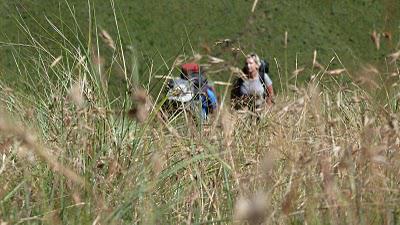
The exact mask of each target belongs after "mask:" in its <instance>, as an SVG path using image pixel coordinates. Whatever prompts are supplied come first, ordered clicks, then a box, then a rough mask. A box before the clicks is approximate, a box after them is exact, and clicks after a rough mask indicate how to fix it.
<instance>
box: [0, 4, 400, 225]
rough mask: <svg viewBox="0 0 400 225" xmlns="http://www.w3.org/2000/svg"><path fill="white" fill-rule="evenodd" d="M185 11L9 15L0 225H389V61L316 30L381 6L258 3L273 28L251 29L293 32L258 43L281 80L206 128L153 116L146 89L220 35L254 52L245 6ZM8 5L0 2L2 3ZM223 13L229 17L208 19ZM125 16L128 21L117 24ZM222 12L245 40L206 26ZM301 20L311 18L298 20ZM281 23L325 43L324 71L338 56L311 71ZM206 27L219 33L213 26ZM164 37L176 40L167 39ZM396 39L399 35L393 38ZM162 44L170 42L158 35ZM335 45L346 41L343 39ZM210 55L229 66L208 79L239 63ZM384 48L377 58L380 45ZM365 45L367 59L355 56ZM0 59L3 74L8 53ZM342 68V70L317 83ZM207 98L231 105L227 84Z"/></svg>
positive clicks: (393, 182)
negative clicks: (269, 93) (265, 102)
mask: <svg viewBox="0 0 400 225" xmlns="http://www.w3.org/2000/svg"><path fill="white" fill-rule="evenodd" d="M182 2H183V1H182ZM182 2H178V1H177V2H174V4H172V3H171V4H169V5H165V6H163V5H162V4H163V3H159V4H155V3H147V2H146V3H145V2H143V5H142V6H141V7H140V8H139V7H137V6H136V5H133V6H132V7H131V8H130V7H129V5H125V4H127V2H119V1H117V2H116V4H115V6H116V8H115V9H116V10H115V11H114V10H113V9H110V7H108V6H109V5H108V6H107V7H108V8H106V5H101V4H103V3H98V2H93V3H95V4H94V5H92V6H91V8H90V9H91V10H89V9H88V6H87V5H86V4H84V3H79V2H78V1H76V2H74V1H70V2H68V3H67V2H62V3H60V8H57V10H50V9H51V8H46V12H47V14H48V18H49V19H48V21H47V22H46V21H44V20H43V17H41V16H40V15H34V14H35V13H38V12H41V11H40V10H39V9H41V8H40V7H45V5H39V4H38V3H33V2H30V1H26V2H20V3H23V4H26V5H27V6H29V9H31V13H32V15H33V16H34V17H35V18H37V19H38V20H40V21H42V20H43V21H42V22H43V23H42V22H40V23H36V22H33V21H32V18H31V17H29V16H28V17H26V18H22V19H21V18H18V16H17V18H15V19H16V20H14V21H16V22H17V23H20V24H19V25H18V29H20V30H21V31H20V33H13V34H12V35H11V34H7V37H6V38H5V41H4V42H5V43H2V44H1V48H2V49H6V50H7V51H6V52H3V51H2V52H3V54H8V55H9V56H10V57H11V59H12V62H10V64H9V65H10V67H6V68H5V69H3V70H2V75H3V76H7V77H8V79H1V80H0V109H1V110H0V176H1V179H0V222H6V223H9V224H43V223H48V224H94V223H95V222H97V223H99V224H135V223H141V224H208V223H210V224H233V223H238V224H241V223H245V222H246V221H247V222H248V223H250V224H260V223H265V224H398V223H399V222H398V221H399V207H398V205H399V204H398V203H399V200H400V196H399V193H400V192H399V187H398V182H399V178H398V171H399V169H400V164H399V156H400V155H399V151H398V149H399V139H400V134H399V131H398V126H399V122H398V121H399V118H398V114H399V112H398V108H397V104H398V91H397V90H396V88H394V87H396V86H392V85H398V84H399V77H398V66H397V64H396V63H397V61H395V62H394V63H389V62H388V61H386V62H385V60H384V59H382V58H380V56H379V55H378V53H377V52H376V50H374V49H373V45H372V44H371V43H370V40H368V39H369V34H368V32H367V33H366V34H365V35H366V36H365V39H362V38H361V35H359V36H358V37H359V38H360V42H357V44H360V46H362V47H363V48H354V49H353V47H352V46H353V45H351V44H348V45H347V46H350V47H351V49H352V50H351V52H352V53H351V54H350V53H349V52H347V50H346V49H348V48H344V49H345V50H343V49H334V50H335V51H332V50H331V49H330V47H329V46H330V44H328V43H330V42H331V39H329V38H331V35H327V33H325V31H326V32H328V31H329V27H330V26H328V25H329V24H331V23H327V24H324V25H321V26H318V24H320V23H321V24H323V23H325V22H326V21H330V20H332V17H333V15H331V16H329V15H330V14H329V12H331V10H333V11H334V12H335V13H338V14H340V15H342V16H343V15H351V16H349V17H352V18H353V17H354V21H356V20H357V21H358V15H359V14H356V13H354V12H358V10H363V8H359V7H358V6H359V5H356V4H360V6H363V7H364V8H365V11H368V12H369V13H370V15H371V17H368V18H365V20H363V22H362V23H360V27H364V26H365V27H369V25H368V23H374V22H371V21H374V19H372V18H375V17H374V16H376V15H377V14H378V12H381V11H379V10H384V8H379V7H384V5H383V6H382V5H379V4H378V3H377V2H374V1H371V2H369V1H359V2H358V3H353V4H351V2H350V1H349V2H347V3H346V2H345V1H343V2H341V3H330V4H331V5H329V4H328V6H331V8H329V7H327V6H322V5H321V6H315V7H316V8H313V7H308V8H307V7H306V8H305V9H304V10H299V9H302V7H300V6H304V5H307V4H311V3H313V2H312V1H311V3H310V2H308V1H302V2H298V3H291V4H288V3H280V4H278V3H274V2H269V1H268V2H259V5H260V8H258V9H257V10H258V11H257V13H259V12H260V9H262V7H266V8H265V10H266V11H267V12H266V15H265V19H266V20H267V21H269V20H270V21H271V26H267V25H266V24H265V23H260V21H258V20H255V22H254V23H255V27H256V29H255V31H258V30H257V29H258V28H259V29H261V28H265V29H266V32H272V31H274V30H273V29H278V28H279V29H280V30H278V31H279V32H278V31H276V32H275V31H274V33H281V34H283V33H284V31H285V30H288V32H289V40H290V41H289V43H288V48H287V51H284V50H283V46H282V42H281V41H282V36H278V35H276V36H271V37H268V35H266V37H267V39H268V38H271V39H268V40H271V41H270V42H269V44H268V45H269V46H268V45H266V47H265V49H266V50H265V51H268V52H269V51H271V54H268V56H267V57H271V58H272V57H276V58H277V62H278V64H279V65H280V72H278V71H277V68H274V69H273V79H274V83H275V88H277V89H278V90H279V94H278V96H277V98H276V102H277V104H276V105H274V107H273V108H271V109H270V110H266V111H265V112H263V113H262V114H261V115H260V117H259V119H258V120H257V119H256V118H254V116H253V114H249V113H238V112H231V111H230V109H229V104H228V101H226V102H224V106H222V107H221V108H220V110H219V111H218V112H217V113H216V114H215V115H213V118H212V119H211V120H210V121H209V123H207V124H204V125H203V127H202V126H197V125H196V123H195V121H193V120H192V119H191V117H190V116H185V114H181V115H180V116H179V117H178V118H177V119H176V120H174V121H171V120H168V119H166V118H164V117H163V115H162V113H163V111H162V104H163V102H164V101H165V98H164V96H163V95H162V93H158V90H157V88H158V89H160V88H161V87H160V86H161V85H160V84H159V86H158V87H157V88H155V87H156V84H155V83H153V82H150V84H148V76H150V75H154V74H162V75H168V74H169V73H173V72H171V71H174V70H173V69H174V68H173V61H174V60H175V59H176V57H177V55H178V54H186V55H187V57H190V56H192V55H193V53H192V50H191V48H192V47H193V49H194V50H195V51H196V52H198V51H199V52H201V50H200V49H201V48H200V47H199V46H200V44H202V43H203V41H204V42H206V43H208V44H209V45H210V46H211V45H212V43H213V41H214V40H215V39H218V38H225V37H229V38H232V39H240V43H241V44H242V46H243V48H244V51H245V52H247V50H249V49H252V48H258V46H264V45H263V44H262V43H263V42H262V40H261V39H257V38H256V36H257V35H256V36H254V35H253V34H252V32H253V30H251V32H246V30H245V29H244V28H245V26H243V24H239V23H241V22H243V23H244V24H246V23H247V22H248V21H247V20H244V19H243V18H246V19H248V18H250V17H252V16H250V8H251V4H252V2H250V1H243V2H240V1H237V2H235V3H233V2H232V3H230V2H228V1H221V2H219V3H215V2H213V3H210V4H205V2H198V1H196V2H193V3H191V4H190V6H192V5H193V7H190V8H189V7H188V8H185V7H187V6H189V5H185V4H183V3H182ZM178 3H181V4H178ZM364 3H365V5H363V4H364ZM13 4H15V3H13V2H3V5H4V6H7V7H10V6H12V5H13ZM79 4H82V5H81V7H79ZM132 4H133V3H132ZM186 4H188V3H186ZM263 4H264V5H263ZM346 4H348V7H343V6H345V5H346ZM355 5H356V6H357V7H356V6H355ZM61 6H62V7H61ZM372 6H374V7H375V8H373V7H372ZM102 7H105V8H102ZM169 7H170V8H169ZM220 7H221V8H220ZM225 7H226V8H228V9H229V10H227V11H223V10H219V9H226V8H225ZM318 7H320V8H318ZM325 7H327V8H325ZM143 8H145V9H146V10H143ZM198 8H201V9H202V10H200V11H196V10H195V9H198ZM276 8H277V9H276ZM303 8H304V7H303ZM5 9H7V8H3V9H2V10H5ZM69 9H71V11H70V10H69ZM150 9H151V10H152V11H154V12H159V13H158V14H157V15H160V16H161V15H164V16H163V18H169V19H171V20H157V21H159V22H157V23H156V22H151V20H150V15H149V14H148V13H147V14H146V13H145V11H146V12H148V11H149V10H150ZM284 9H285V10H284ZM339 9H341V10H343V11H341V10H339ZM47 10H48V11H47ZM80 10H82V11H80ZM124 10H129V12H131V13H132V14H131V16H132V18H135V20H137V21H135V20H134V21H135V22H131V23H128V22H129V21H130V20H129V16H128V13H124V12H125V11H124ZM191 10H193V11H192V12H193V13H191V15H193V18H192V19H190V20H183V18H186V17H184V15H183V14H179V16H176V17H173V16H170V15H171V14H172V13H175V12H177V11H185V12H186V11H191ZM335 10H338V11H335ZM346 10H349V11H346ZM10 12H11V10H10ZM71 12H72V13H71ZM89 12H90V13H89ZM114 12H115V13H116V14H117V16H116V18H117V19H115V18H113V17H114ZM223 12H224V13H225V15H227V16H226V17H229V18H232V20H233V21H236V20H237V22H238V24H239V25H240V27H241V28H242V29H243V30H244V31H243V32H242V33H236V32H239V31H238V30H237V29H235V28H232V27H231V26H223V25H224V24H228V21H227V20H219V21H216V22H215V23H214V24H213V23H211V19H213V18H214V16H215V17H216V18H220V16H218V13H221V14H222V13H223ZM227 12H228V13H227ZM234 12H235V13H238V16H236V14H234ZM261 12H262V11H261ZM264 12H265V11H264ZM289 12H292V13H293V12H298V13H297V14H296V15H298V16H297V17H291V16H289V15H291V14H289ZM345 12H352V13H351V14H347V13H346V14H345ZM121 13H122V14H123V15H124V16H123V17H122V16H121ZM195 13H198V14H195ZM207 13H208V14H210V16H209V17H202V18H203V19H204V20H208V19H210V22H209V23H199V24H205V25H202V26H204V27H210V29H208V28H207V29H194V30H193V31H191V30H190V28H191V27H193V26H188V24H189V25H190V24H191V23H194V22H195V21H197V22H198V19H195V18H194V15H204V14H207ZM214 13H215V15H214ZM374 13H376V14H374ZM38 14H39V13H38ZM153 14H154V13H153ZM140 15H141V17H140ZM174 15H175V14H174ZM268 15H272V18H271V19H268ZM292 15H293V14H292ZM302 15H303V16H302ZM334 15H337V14H334ZM57 16H59V19H57ZM241 16H243V17H241ZM302 17H307V18H308V20H305V21H303V22H302V20H301V19H299V18H302ZM82 18H84V19H82ZM123 18H124V19H125V20H124V19H123ZM261 18H264V17H263V16H262V15H261ZM311 18H319V19H315V20H311ZM174 20H176V21H175V22H176V23H175V22H174ZM291 20H293V21H294V22H299V23H297V24H299V25H302V26H303V28H304V27H307V26H308V27H309V28H313V29H317V30H318V29H320V31H318V33H317V34H319V35H321V36H317V37H315V36H313V35H311V34H312V33H308V32H307V30H306V29H300V28H299V32H300V30H301V31H302V32H304V33H302V34H304V35H305V34H307V37H309V38H308V39H307V40H310V42H308V41H307V42H306V43H309V44H311V45H314V44H316V43H317V41H321V40H323V41H321V45H323V46H325V47H321V49H318V50H319V53H318V54H319V58H318V61H319V62H320V63H323V64H324V65H328V64H329V60H330V59H331V57H333V56H335V58H336V59H335V60H334V61H332V63H330V64H329V68H327V69H326V70H325V69H317V68H311V65H310V63H311V62H312V52H313V50H314V48H315V46H312V47H310V46H307V48H306V47H304V48H302V47H301V48H300V47H298V48H297V47H296V46H301V42H300V44H299V42H298V41H295V40H299V39H298V38H295V39H290V37H291V33H292V32H293V31H292V30H291V29H287V28H288V27H289V28H290V27H292V26H296V23H294V22H293V21H291ZM81 21H85V22H81ZM106 21H108V22H106ZM124 21H125V22H124ZM171 21H172V22H171ZM178 21H179V22H180V23H178ZM182 21H184V22H182ZM284 21H286V22H284ZM310 21H311V22H312V21H314V22H313V23H311V24H310V23H309V22H310ZM348 21H350V22H351V21H352V20H347V21H346V20H343V21H342V20H340V21H339V20H338V21H337V22H338V23H335V24H336V25H335V26H338V27H340V28H341V29H342V32H343V33H344V34H346V31H347V32H350V31H351V28H349V27H348V26H347V25H348V24H349V22H348ZM368 21H369V22H368ZM1 22H2V23H7V22H8V21H7V20H1ZM272 22H273V23H272ZM144 23H146V24H148V26H146V28H144V27H143V26H144V25H143V24H144ZM158 23H160V24H161V23H166V24H167V25H168V24H170V25H171V26H172V27H174V24H176V25H175V26H176V27H175V28H174V29H176V30H173V31H176V32H164V33H168V34H165V35H163V36H159V35H157V36H156V34H158V31H159V30H158V29H160V30H162V29H165V30H167V28H164V27H166V26H165V25H160V24H158ZM125 24H126V25H125ZM182 24H183V25H186V27H187V29H186V30H185V29H183V30H182V29H181V28H182V26H181V25H182ZM332 24H333V23H332ZM332 24H331V26H333V25H332ZM388 24H389V23H388ZM239 25H238V26H239ZM306 25H307V26H306ZM314 25H315V26H314ZM342 25H343V26H342ZM345 25H346V26H345ZM41 26H43V27H44V28H45V29H43V28H42V27H41ZM135 26H138V27H135ZM285 26H287V27H285ZM349 26H350V25H349ZM376 26H381V23H378V22H376ZM388 26H389V25H388ZM140 27H141V28H142V29H139V28H140ZM183 27H185V26H183ZM215 27H217V28H220V29H215ZM196 28H199V27H196ZM200 28H201V26H200ZM211 28H213V29H211ZM102 29H105V30H107V31H108V32H109V33H110V34H111V37H112V39H113V40H114V42H115V46H116V48H115V50H114V49H112V48H111V47H110V44H107V43H105V41H104V40H103V39H104V38H103V39H102V38H101V37H100V36H99V34H100V33H101V30H102ZM268 29H271V30H270V31H269V30H268ZM325 29H327V30H325ZM346 29H348V30H346ZM365 29H366V28H365ZM382 29H383V28H382ZM165 30H164V31H165ZM214 30H216V31H215V32H222V33H213V32H209V31H214ZM261 30H262V29H261ZM261 30H260V31H261ZM363 30H364V28H361V29H360V30H358V32H360V34H361V33H363V32H364V31H363ZM135 31H143V32H144V31H146V32H144V33H140V32H137V33H136V32H135ZM152 32H153V33H152ZM229 32H232V33H229ZM310 32H311V31H310ZM329 32H330V31H329ZM11 33H12V32H11ZM118 33H119V35H118ZM350 33H351V32H350ZM203 34H205V35H209V36H208V38H209V39H206V38H205V37H206V36H204V35H203ZM228 34H230V35H228ZM293 34H296V32H293ZM4 35H6V34H5V33H4ZM13 35H15V36H13ZM137 35H143V36H141V38H142V39H141V40H142V41H141V42H139V43H136V42H135V41H138V40H139V37H140V36H137ZM168 35H176V36H174V38H171V39H169V36H168ZM213 35H215V36H213ZM299 35H300V33H299ZM324 35H326V36H324ZM393 35H394V36H393V37H394V39H393V41H395V40H396V39H395V38H396V37H397V36H396V35H398V32H397V33H395V32H394V33H393ZM18 37H19V38H18ZM160 37H168V38H166V42H162V41H161V40H160ZM363 37H364V36H363ZM153 38H154V39H153ZM256 39H257V41H255V42H252V41H251V40H256ZM325 39H326V40H325ZM151 40H153V42H152V43H153V46H151V42H150V41H151ZM177 40H179V41H177ZM247 40H249V41H247ZM292 40H293V41H292ZM341 40H342V42H341V43H342V44H343V45H346V43H347V41H346V38H344V39H341ZM361 40H364V41H365V42H363V41H361ZM324 41H326V42H324ZM108 42H110V40H108ZM20 43H23V44H27V45H24V46H21V45H19V44H20ZM238 43H239V42H235V45H236V44H238ZM296 43H297V44H296ZM130 45H132V46H133V48H132V46H130ZM342 47H343V46H342ZM324 48H326V49H325V52H324ZM171 49H172V50H174V51H172V50H171ZM210 49H211V51H212V53H211V55H213V56H218V57H221V58H223V59H225V60H226V65H213V66H212V67H211V71H213V70H216V69H219V68H226V67H229V66H235V65H236V66H240V65H241V64H237V63H241V60H242V58H241V57H238V58H237V59H235V58H234V57H232V56H231V52H230V51H229V50H226V49H224V48H221V47H219V46H215V47H210ZM269 49H271V50H269ZM385 49H386V47H385V46H383V47H382V49H381V50H380V51H378V52H379V54H382V55H387V54H389V53H391V52H392V50H391V49H386V50H387V51H386V50H385ZM342 50H343V51H342ZM369 51H370V52H375V55H374V56H369V55H368V54H365V55H364V54H362V53H367V52H369ZM99 52H100V56H99V55H98V53H99ZM306 52H309V53H306ZM296 53H297V54H296ZM335 53H336V54H335ZM263 54H266V53H265V52H264V53H263ZM266 55H267V54H266ZM285 55H286V56H285ZM296 55H297V57H298V62H299V68H300V67H301V66H303V65H305V63H307V66H308V67H307V68H306V69H305V70H304V72H303V73H302V74H301V75H299V76H302V78H299V79H302V80H303V82H298V83H296V86H295V82H294V80H285V77H286V74H285V73H286V68H287V71H288V76H291V71H292V70H294V68H295V67H294V65H293V64H291V63H293V62H294V59H295V58H296ZM59 56H62V58H61V59H60V60H59V61H58V62H57V63H55V60H56V59H57V58H58V57H59ZM202 56H203V59H202V62H206V61H207V59H206V56H205V55H204V54H202ZM286 57H287V61H286V59H285V58H286ZM364 57H365V58H364ZM369 57H372V58H369ZM373 57H377V58H373ZM161 58H163V59H164V60H165V61H163V60H162V59H161ZM271 58H269V59H271ZM2 59H3V60H5V61H3V62H5V65H7V63H8V59H5V58H2ZM339 59H340V61H339ZM378 59H379V61H377V62H379V65H378V66H376V67H377V68H378V69H379V70H378V71H377V72H375V71H374V69H373V68H369V69H368V68H367V69H364V70H358V69H357V70H354V71H355V72H354V71H353V70H352V69H350V67H349V65H353V63H354V65H357V66H360V65H363V64H364V62H370V60H378ZM270 61H271V62H274V60H272V59H271V60H270ZM3 62H2V64H3ZM144 62H146V63H147V64H145V65H146V66H143V63H144ZM272 64H273V63H272ZM138 65H141V67H140V68H141V69H139V70H138V69H137V66H138ZM342 67H346V68H348V71H347V72H344V73H341V74H340V75H330V74H329V71H330V70H331V69H333V68H342ZM150 68H153V70H151V69H150ZM382 68H385V69H382ZM11 71H13V72H12V73H11ZM393 74H394V75H393ZM11 75H13V76H12V77H11ZM229 75H231V73H230V72H229V70H227V69H225V70H224V72H221V73H217V74H216V75H211V77H212V78H213V79H215V80H219V78H220V77H219V76H223V78H221V79H229ZM10 77H11V78H10ZM280 77H281V78H282V79H279V78H280ZM137 80H139V81H141V82H140V84H139V83H138V82H137ZM280 81H281V82H280ZM160 83H161V82H160ZM286 83H288V86H286ZM281 87H282V88H281ZM218 91H219V94H220V97H221V99H224V98H228V96H227V95H226V93H229V91H226V89H224V88H223V87H221V88H219V89H218ZM158 94H160V95H159V96H160V97H157V96H158ZM256 122H257V123H256Z"/></svg>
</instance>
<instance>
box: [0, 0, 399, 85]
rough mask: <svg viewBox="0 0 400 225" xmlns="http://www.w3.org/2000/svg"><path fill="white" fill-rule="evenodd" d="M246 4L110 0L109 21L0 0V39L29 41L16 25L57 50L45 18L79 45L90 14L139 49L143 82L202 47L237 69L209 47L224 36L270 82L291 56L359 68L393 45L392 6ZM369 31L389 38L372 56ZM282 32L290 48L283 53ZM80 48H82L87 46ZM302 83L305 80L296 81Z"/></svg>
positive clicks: (100, 9)
mask: <svg viewBox="0 0 400 225" xmlns="http://www.w3.org/2000/svg"><path fill="white" fill-rule="evenodd" d="M252 4H253V1H242V0H241V1H234V2H232V1H225V0H224V1H200V2H199V1H183V0H178V1H172V2H157V1H115V3H114V7H115V15H114V13H113V10H112V9H111V8H112V7H111V3H110V2H101V1H100V2H99V1H89V2H86V1H74V0H71V1H68V2H65V1H59V2H51V3H50V2H46V1H43V2H40V1H36V2H32V1H18V2H14V1H8V0H3V1H2V4H1V6H2V7H1V8H0V10H1V13H2V15H5V16H4V19H2V20H1V22H0V29H1V30H3V32H2V34H1V36H0V40H1V41H3V42H11V43H26V42H28V39H29V38H26V32H25V31H23V30H21V27H20V26H18V25H17V24H16V20H19V21H20V22H21V23H26V25H27V26H28V27H29V28H30V31H31V32H32V34H34V35H35V36H37V38H40V39H42V40H41V41H43V43H44V44H46V45H47V46H49V49H52V50H53V49H54V50H55V51H57V49H58V47H57V44H56V43H54V42H53V41H51V40H48V39H47V38H48V36H46V35H44V32H47V33H49V35H51V36H52V37H53V38H56V39H57V41H60V39H59V37H57V34H56V32H55V31H54V29H53V28H52V27H51V25H50V24H49V22H48V21H47V20H46V17H47V18H48V19H49V20H50V21H51V22H52V23H53V24H54V25H55V26H57V27H58V28H59V29H61V30H62V32H63V33H64V34H65V35H66V36H67V37H73V38H70V40H71V41H72V43H71V44H74V45H77V44H78V43H79V41H78V40H79V39H82V38H83V39H84V38H87V37H89V36H91V35H93V32H95V30H94V29H89V26H90V24H93V22H94V21H91V22H89V21H90V17H92V18H93V17H94V16H95V18H96V21H95V22H96V24H97V25H98V26H100V27H102V28H103V29H105V30H107V31H108V32H109V33H110V34H111V36H112V37H120V40H118V41H121V43H122V46H123V48H126V47H127V46H133V47H135V49H137V51H138V59H139V62H140V63H139V65H140V66H139V69H140V74H141V77H143V78H145V79H146V78H147V77H148V76H149V70H150V65H156V67H155V68H152V69H153V71H155V72H156V73H158V74H162V73H165V72H166V71H167V70H168V69H167V68H166V66H164V60H165V62H166V63H167V64H171V62H172V61H173V60H174V59H175V57H176V56H177V55H179V54H185V55H188V56H191V55H193V51H194V52H199V53H203V54H204V53H206V51H205V49H204V46H208V47H210V48H211V50H212V52H211V53H210V54H211V55H216V56H224V58H227V59H229V61H230V62H232V63H234V64H241V63H242V59H241V58H237V59H234V58H232V56H231V54H230V52H229V51H227V49H218V48H213V46H214V42H215V41H217V40H219V39H225V38H229V39H232V40H234V41H235V42H234V44H233V45H234V47H241V48H242V49H243V51H244V52H250V51H256V52H258V53H259V54H260V55H262V56H263V57H264V58H266V59H268V60H269V61H270V62H271V65H272V66H271V67H272V69H271V71H272V75H273V80H274V81H275V82H276V81H278V77H277V68H276V65H275V62H274V58H276V59H277V61H278V62H279V64H280V65H281V66H282V68H287V69H283V70H282V71H283V78H285V77H286V75H287V74H286V73H287V72H286V71H288V73H289V74H288V75H289V77H290V75H291V71H293V70H294V69H295V61H296V56H297V58H298V66H299V67H302V66H305V67H306V68H307V69H310V63H311V62H312V54H313V51H314V50H317V51H318V58H319V61H320V63H322V64H324V65H327V64H328V63H329V61H330V59H331V58H332V57H334V56H335V54H337V55H339V56H340V57H341V59H342V61H343V62H345V66H346V67H347V68H348V69H352V70H357V69H358V67H359V65H360V64H366V63H371V64H374V65H376V66H378V65H380V63H379V62H380V61H382V60H383V59H384V57H385V56H386V55H387V53H388V52H390V51H393V50H394V48H395V47H396V46H397V45H398V42H399V32H398V31H399V29H398V26H399V24H398V20H399V15H400V14H399V13H397V12H398V10H399V9H400V3H399V2H398V1H394V0H385V1H372V0H363V1H334V2H326V3H324V4H321V3H320V2H319V1H295V2H293V1H284V2H282V1H259V3H258V5H257V8H256V10H255V12H254V13H251V11H250V9H251V6H252ZM89 5H90V7H89ZM115 16H116V18H117V21H118V28H117V27H116V24H115V18H114V17H115ZM38 23H39V24H40V25H39V24H38ZM41 26H42V27H43V28H44V29H42V28H41ZM373 30H376V31H377V32H379V33H383V32H391V33H392V40H391V41H389V40H387V39H385V38H382V43H381V49H380V50H376V48H375V45H374V44H373V42H372V41H371V39H370V34H371V32H372V31H373ZM286 31H287V32H288V46H287V50H285V51H283V50H284V48H283V47H284V46H283V45H284V44H283V41H284V34H285V32H286ZM77 41H78V42H77ZM86 44H87V43H84V46H82V47H83V48H85V47H87V46H86ZM285 52H287V56H285ZM1 54H2V55H1V57H0V60H1V62H0V63H1V65H3V66H2V68H1V72H2V76H3V77H5V78H6V79H7V80H11V81H15V80H16V71H15V66H14V60H13V59H12V56H11V55H12V50H11V49H10V48H9V47H7V46H2V51H1ZM102 54H110V53H109V52H103V53H102ZM151 62H153V63H151ZM109 63H110V62H106V64H109ZM335 66H340V65H339V62H338V61H337V60H334V61H333V65H332V67H335ZM114 73H116V72H115V71H114ZM217 75H218V77H217V78H216V79H220V78H221V79H223V80H226V79H227V74H226V73H220V74H217ZM300 79H302V80H304V78H303V77H302V76H301V77H300ZM112 81H113V83H112V85H115V86H118V85H119V84H120V82H118V79H116V78H115V79H112Z"/></svg>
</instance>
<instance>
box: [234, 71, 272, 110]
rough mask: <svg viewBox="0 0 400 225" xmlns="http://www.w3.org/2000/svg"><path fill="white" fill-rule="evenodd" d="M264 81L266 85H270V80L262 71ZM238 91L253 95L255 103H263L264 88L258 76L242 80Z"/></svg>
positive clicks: (242, 93)
mask: <svg viewBox="0 0 400 225" xmlns="http://www.w3.org/2000/svg"><path fill="white" fill-rule="evenodd" d="M264 81H265V85H266V86H267V87H268V86H270V85H272V80H271V78H270V77H269V76H268V74H266V73H264ZM240 93H241V95H247V96H253V97H254V98H255V103H256V105H262V104H263V103H264V93H265V90H264V87H263V84H262V83H261V80H260V78H259V77H258V76H257V78H256V79H246V80H243V83H242V85H241V86H240Z"/></svg>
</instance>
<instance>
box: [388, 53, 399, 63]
mask: <svg viewBox="0 0 400 225" xmlns="http://www.w3.org/2000/svg"><path fill="white" fill-rule="evenodd" d="M388 56H389V58H390V63H394V62H396V61H397V60H398V59H399V58H400V51H397V52H394V53H392V54H390V55H388Z"/></svg>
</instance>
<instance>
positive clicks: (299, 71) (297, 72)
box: [292, 67, 304, 77]
mask: <svg viewBox="0 0 400 225" xmlns="http://www.w3.org/2000/svg"><path fill="white" fill-rule="evenodd" d="M303 71H304V67H301V68H298V69H297V70H294V71H293V72H292V77H297V76H298V75H299V73H301V72H303Z"/></svg>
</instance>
